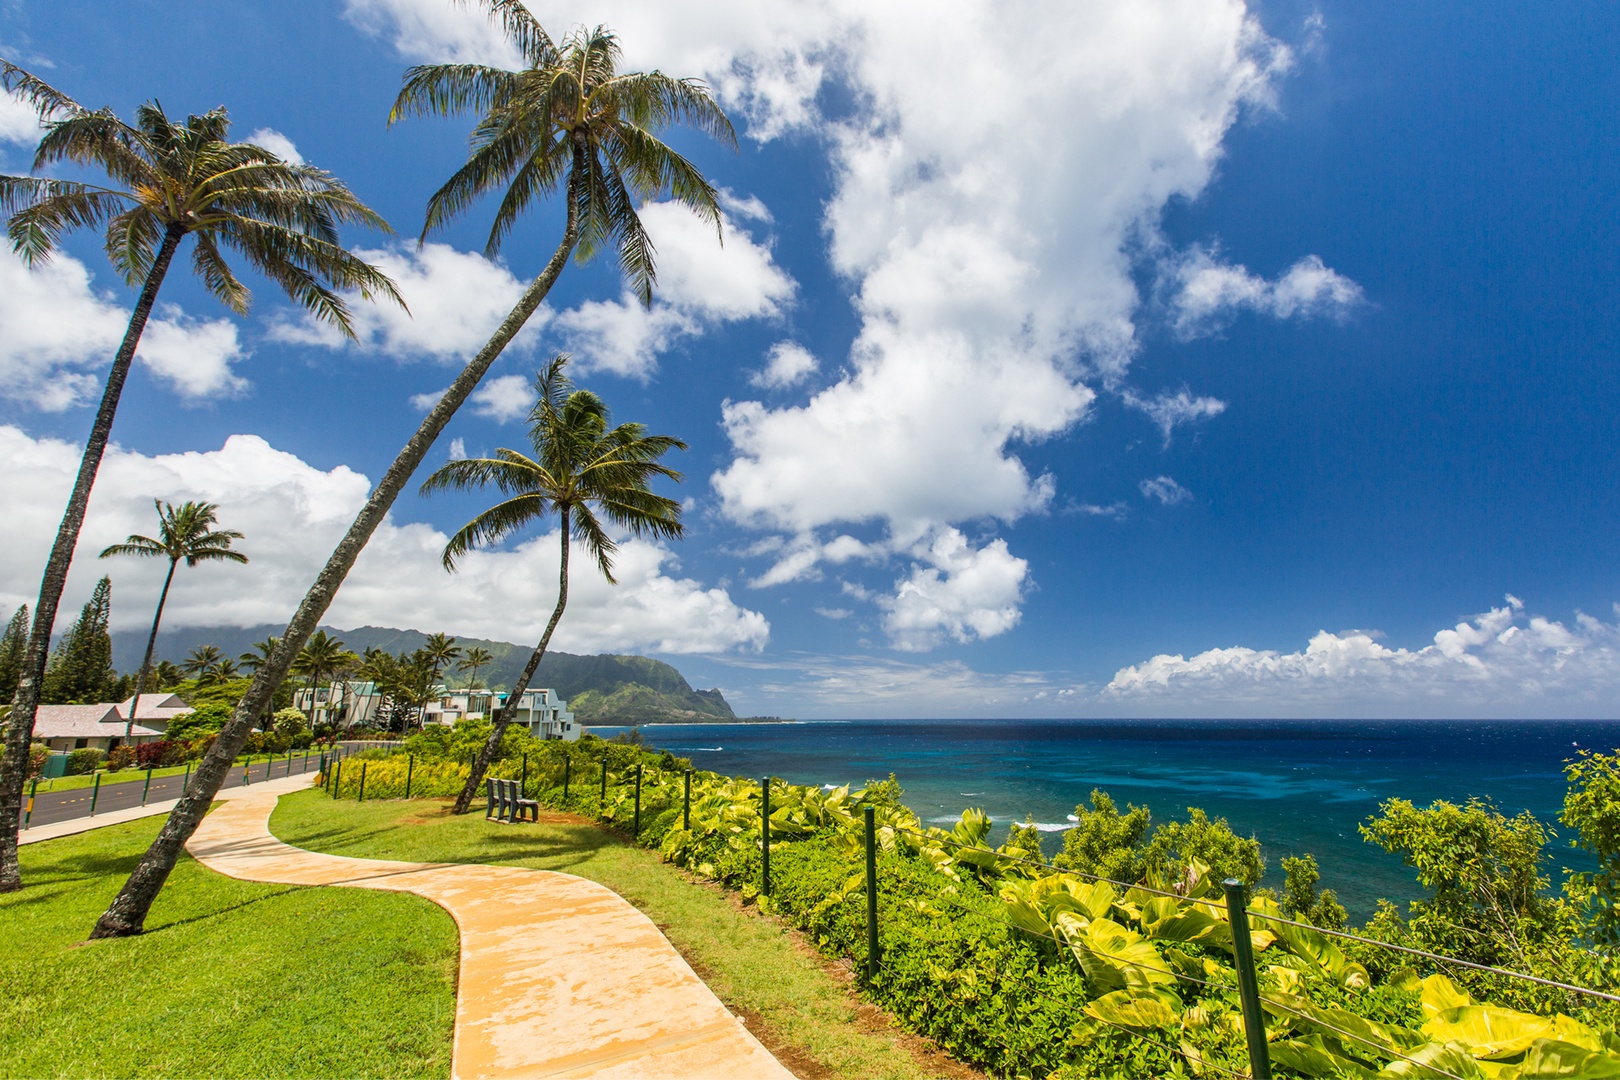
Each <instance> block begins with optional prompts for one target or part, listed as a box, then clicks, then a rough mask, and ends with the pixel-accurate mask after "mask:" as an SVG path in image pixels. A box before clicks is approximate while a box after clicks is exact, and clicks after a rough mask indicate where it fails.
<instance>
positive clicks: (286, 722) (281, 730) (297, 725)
mask: <svg viewBox="0 0 1620 1080" xmlns="http://www.w3.org/2000/svg"><path fill="white" fill-rule="evenodd" d="M221 726H223V724H222V725H221ZM270 728H271V730H272V731H274V732H275V733H276V737H277V738H280V739H286V740H287V741H288V742H291V741H292V740H294V739H296V738H298V736H300V735H306V734H308V733H309V720H308V718H306V717H305V716H304V714H303V713H302V712H300V711H298V710H297V709H278V710H276V715H275V716H273V717H271V718H270Z"/></svg>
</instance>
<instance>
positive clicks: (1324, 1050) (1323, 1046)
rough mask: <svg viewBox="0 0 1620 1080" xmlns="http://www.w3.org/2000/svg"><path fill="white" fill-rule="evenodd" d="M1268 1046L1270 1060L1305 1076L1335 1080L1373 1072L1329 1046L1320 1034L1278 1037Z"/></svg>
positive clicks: (1370, 1074) (1366, 1075)
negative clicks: (1295, 1037)
mask: <svg viewBox="0 0 1620 1080" xmlns="http://www.w3.org/2000/svg"><path fill="white" fill-rule="evenodd" d="M1270 1049H1271V1060H1272V1063H1273V1064H1276V1065H1281V1066H1282V1067H1283V1068H1285V1069H1292V1070H1293V1071H1294V1072H1297V1073H1303V1074H1304V1075H1306V1076H1325V1077H1330V1078H1332V1080H1338V1078H1339V1077H1342V1076H1364V1077H1370V1076H1372V1075H1373V1071H1372V1070H1371V1069H1369V1068H1367V1067H1366V1066H1365V1065H1362V1064H1361V1063H1360V1062H1359V1061H1352V1060H1351V1059H1350V1058H1347V1057H1345V1056H1344V1055H1343V1054H1340V1053H1337V1052H1335V1050H1333V1049H1330V1048H1329V1046H1328V1044H1327V1043H1326V1042H1325V1041H1324V1040H1323V1038H1322V1036H1320V1035H1305V1036H1302V1037H1300V1038H1297V1039H1278V1040H1277V1041H1276V1042H1274V1043H1272V1044H1271V1047H1270Z"/></svg>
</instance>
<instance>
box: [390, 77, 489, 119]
mask: <svg viewBox="0 0 1620 1080" xmlns="http://www.w3.org/2000/svg"><path fill="white" fill-rule="evenodd" d="M517 81H518V75H517V73H516V72H512V71H507V70H505V69H504V68H497V67H489V66H487V65H484V64H419V65H417V66H416V67H412V68H409V69H407V70H406V72H405V82H404V85H402V86H401V87H400V88H399V94H398V96H397V97H395V98H394V105H393V108H391V109H390V110H389V111H388V123H389V124H390V125H393V124H394V123H396V122H398V121H400V120H403V119H404V118H405V117H407V116H454V115H456V114H457V113H463V112H469V111H476V112H484V111H487V110H489V109H491V108H493V107H495V106H496V105H497V104H500V103H501V102H504V101H507V100H509V99H510V98H511V96H512V94H513V92H514V90H515V89H516V87H517Z"/></svg>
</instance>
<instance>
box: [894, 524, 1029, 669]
mask: <svg viewBox="0 0 1620 1080" xmlns="http://www.w3.org/2000/svg"><path fill="white" fill-rule="evenodd" d="M913 554H914V555H915V556H916V557H917V558H918V559H919V560H920V561H919V562H917V563H914V564H913V565H912V568H911V573H910V575H909V576H907V577H906V578H904V579H902V580H900V581H898V582H896V583H895V590H894V595H893V596H890V597H885V598H883V599H882V600H880V601H879V603H880V605H881V606H882V607H883V608H884V610H885V614H884V617H883V629H884V630H885V631H886V632H887V633H888V635H889V641H890V643H891V644H893V646H894V647H895V648H897V649H900V650H902V651H904V652H926V651H928V650H929V649H933V648H936V647H938V646H939V645H941V644H943V643H944V642H945V640H946V639H947V638H948V639H950V640H953V641H957V642H968V641H973V640H975V639H979V638H990V637H995V636H996V635H997V634H1003V633H1006V632H1007V631H1008V630H1011V629H1012V628H1013V627H1014V626H1017V625H1018V619H1019V609H1018V604H1019V601H1020V599H1021V598H1022V594H1023V587H1024V581H1025V579H1026V578H1027V577H1028V575H1029V563H1028V562H1026V561H1025V560H1023V559H1020V558H1018V557H1017V556H1015V555H1013V554H1011V553H1010V552H1009V551H1008V550H1007V542H1006V541H1005V540H992V541H991V542H990V543H988V544H986V545H985V546H984V547H982V548H977V549H975V548H974V547H973V545H972V544H970V543H969V542H968V539H967V537H965V536H963V535H962V534H961V532H959V531H958V530H956V529H949V528H947V529H942V530H941V531H940V532H939V533H938V535H936V536H934V537H933V538H932V540H931V541H930V542H929V543H927V544H926V545H924V544H919V545H917V547H916V548H915V549H914V550H913Z"/></svg>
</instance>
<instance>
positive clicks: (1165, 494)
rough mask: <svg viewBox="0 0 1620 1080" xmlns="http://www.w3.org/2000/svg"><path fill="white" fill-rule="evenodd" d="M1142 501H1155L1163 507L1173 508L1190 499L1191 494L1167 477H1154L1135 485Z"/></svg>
mask: <svg viewBox="0 0 1620 1080" xmlns="http://www.w3.org/2000/svg"><path fill="white" fill-rule="evenodd" d="M1136 487H1137V489H1138V490H1139V491H1141V492H1142V498H1144V499H1157V500H1159V502H1161V503H1163V504H1164V505H1165V506H1174V505H1176V504H1177V503H1183V502H1186V501H1187V500H1188V499H1190V498H1192V492H1190V491H1188V490H1187V489H1186V488H1184V487H1182V486H1181V485H1180V484H1178V483H1176V482H1175V480H1174V479H1173V478H1171V477H1168V476H1155V477H1153V478H1152V479H1151V480H1143V481H1142V482H1141V483H1140V484H1137V485H1136Z"/></svg>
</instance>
